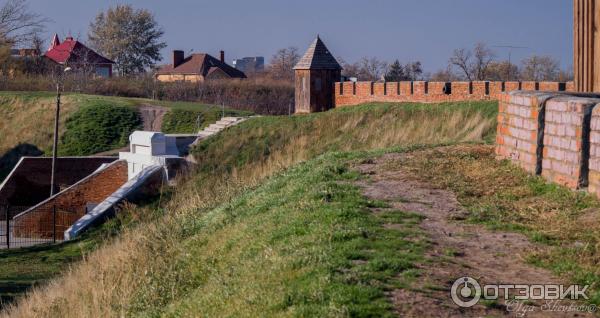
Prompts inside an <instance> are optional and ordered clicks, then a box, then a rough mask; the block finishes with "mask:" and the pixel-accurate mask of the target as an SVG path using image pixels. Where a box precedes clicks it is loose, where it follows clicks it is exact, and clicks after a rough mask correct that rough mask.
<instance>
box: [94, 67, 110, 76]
mask: <svg viewBox="0 0 600 318" xmlns="http://www.w3.org/2000/svg"><path fill="white" fill-rule="evenodd" d="M96 75H97V76H100V77H109V76H110V71H109V68H108V67H107V66H98V67H96Z"/></svg>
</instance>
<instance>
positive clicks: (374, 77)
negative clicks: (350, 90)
mask: <svg viewBox="0 0 600 318" xmlns="http://www.w3.org/2000/svg"><path fill="white" fill-rule="evenodd" d="M386 71H387V63H386V62H384V61H381V60H379V59H378V58H376V57H370V58H369V57H363V58H362V59H360V61H359V62H358V79H359V80H362V81H378V80H381V79H383V75H384V74H385V73H386Z"/></svg>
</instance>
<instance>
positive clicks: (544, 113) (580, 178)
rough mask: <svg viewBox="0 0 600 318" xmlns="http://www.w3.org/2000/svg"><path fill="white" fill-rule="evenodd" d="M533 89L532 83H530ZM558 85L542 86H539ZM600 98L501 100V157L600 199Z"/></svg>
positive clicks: (521, 95)
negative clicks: (586, 191) (599, 105)
mask: <svg viewBox="0 0 600 318" xmlns="http://www.w3.org/2000/svg"><path fill="white" fill-rule="evenodd" d="M528 85H530V84H528ZM545 85H553V84H542V83H540V86H545ZM598 104H600V95H594V94H560V93H548V92H532V91H514V92H510V93H505V94H502V95H501V96H500V99H499V114H498V131H497V136H496V154H497V156H498V158H502V159H509V160H512V161H513V162H515V163H517V164H518V165H519V166H521V167H523V168H525V169H526V170H527V171H529V172H531V173H536V174H541V175H542V176H543V177H544V178H545V179H547V180H549V181H551V182H555V183H558V184H561V185H564V186H567V187H569V188H572V189H584V188H586V187H587V190H588V191H589V192H590V193H593V194H595V195H597V196H599V197H600V107H596V105H598Z"/></svg>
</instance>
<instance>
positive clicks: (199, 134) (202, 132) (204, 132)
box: [198, 130, 216, 137]
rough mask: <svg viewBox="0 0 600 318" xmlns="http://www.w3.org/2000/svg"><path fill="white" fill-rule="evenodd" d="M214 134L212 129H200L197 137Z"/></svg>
mask: <svg viewBox="0 0 600 318" xmlns="http://www.w3.org/2000/svg"><path fill="white" fill-rule="evenodd" d="M214 134H216V132H214V131H207V130H202V131H200V132H199V133H198V137H208V136H212V135H214Z"/></svg>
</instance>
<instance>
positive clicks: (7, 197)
mask: <svg viewBox="0 0 600 318" xmlns="http://www.w3.org/2000/svg"><path fill="white" fill-rule="evenodd" d="M115 160H117V158H115V157H59V158H57V160H56V176H55V181H56V184H57V185H58V186H57V187H56V189H55V190H57V191H55V193H56V192H58V191H60V189H65V188H68V187H70V186H71V185H73V184H75V183H76V182H77V181H79V180H81V179H83V178H85V177H86V176H89V175H90V174H91V173H92V172H94V171H96V170H97V169H98V168H99V167H100V166H101V165H102V164H105V163H111V162H113V161H115ZM51 168H52V158H49V157H23V158H21V160H20V161H19V163H17V165H16V166H15V167H14V168H13V171H12V172H11V173H10V175H9V176H8V177H7V178H6V179H5V180H4V182H3V183H2V185H0V205H4V204H9V205H17V206H34V205H36V204H38V203H40V202H42V201H43V200H45V199H47V198H48V195H49V194H50V175H51V171H52V169H51Z"/></svg>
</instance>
